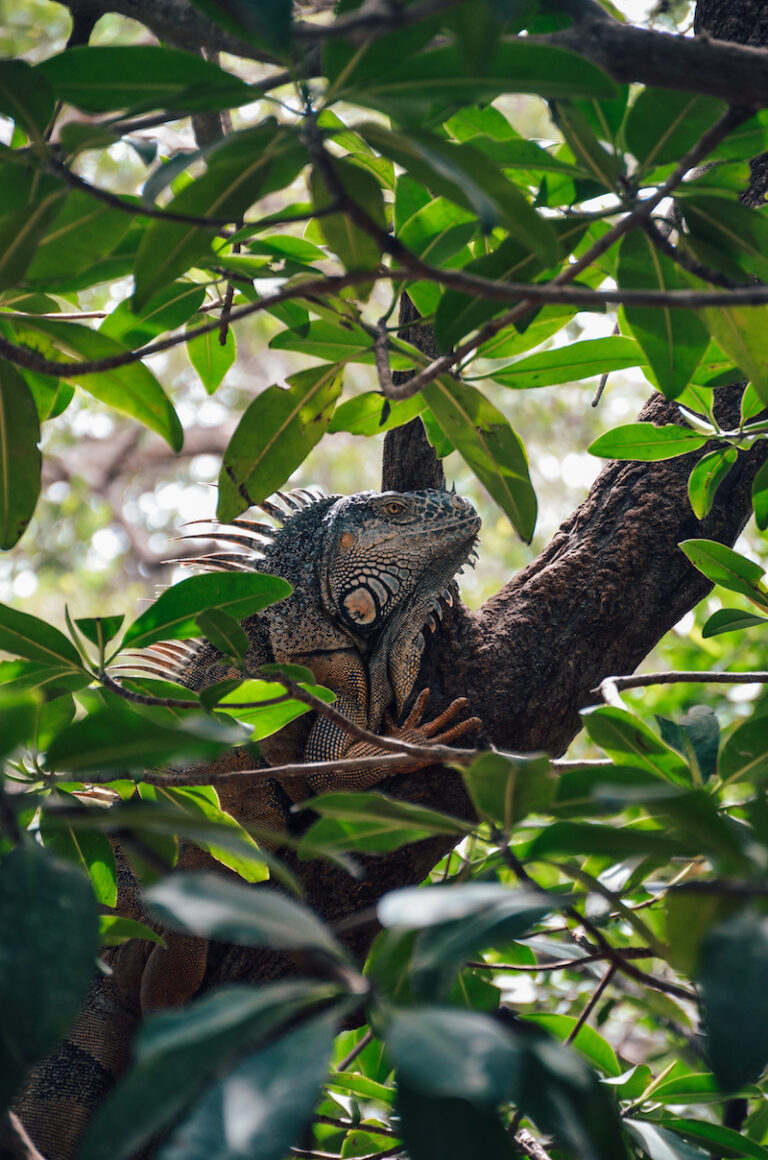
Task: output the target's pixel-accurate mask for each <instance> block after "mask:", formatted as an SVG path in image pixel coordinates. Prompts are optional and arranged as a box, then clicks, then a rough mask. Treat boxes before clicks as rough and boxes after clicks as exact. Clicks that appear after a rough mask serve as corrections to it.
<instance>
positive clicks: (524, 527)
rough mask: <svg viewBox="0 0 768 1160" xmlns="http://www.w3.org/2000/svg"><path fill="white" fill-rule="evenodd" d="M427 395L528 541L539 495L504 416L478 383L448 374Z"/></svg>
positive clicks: (444, 427)
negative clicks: (469, 382)
mask: <svg viewBox="0 0 768 1160" xmlns="http://www.w3.org/2000/svg"><path fill="white" fill-rule="evenodd" d="M423 394H424V397H425V399H426V400H427V403H428V404H429V407H430V410H431V411H432V414H433V415H434V417H435V419H436V420H437V422H438V423H439V424H440V427H441V428H442V430H443V431H444V433H445V434H446V435H447V436H448V438H449V439H450V441H451V443H452V444H453V445H454V447H455V448H456V450H457V451H458V452H459V454H460V455H461V456H462V457H463V458H464V459H465V460H466V461H467V463H468V464H469V466H470V467H471V468H472V470H473V471H474V473H475V475H476V476H477V477H478V479H479V480H480V482H481V483H482V484H484V485H485V487H487V489H488V491H489V492H490V493H491V495H492V496H493V498H494V499H495V500H496V502H497V503H498V504H499V505H500V506H501V508H502V509H503V511H504V512H505V513H506V514H507V516H508V517H509V519H510V521H511V523H512V526H513V527H514V528H515V530H516V531H517V532H518V534H519V535H520V537H521V539H523V540H525V541H526V543H529V542H530V540H531V537H532V536H533V531H534V527H535V525H536V495H535V493H534V490H533V487H532V485H531V480H530V476H529V474H528V462H527V460H526V456H525V450H524V449H523V445H522V443H521V442H520V440H519V438H518V436H517V435H516V434H515V432H514V431H513V430H512V428H511V427H510V425H509V423H508V422H507V420H506V418H505V417H504V415H502V413H501V411H498V410H497V409H496V407H494V405H493V403H491V402H489V400H488V399H486V398H485V397H484V396H483V395H481V394H480V392H479V391H478V390H476V389H475V388H474V387H471V386H469V385H468V384H466V383H459V382H457V381H456V380H455V379H452V378H449V377H448V376H447V375H443V376H441V377H440V378H439V379H437V380H435V382H433V383H430V384H429V386H428V387H426V388H425V390H424V392H423Z"/></svg>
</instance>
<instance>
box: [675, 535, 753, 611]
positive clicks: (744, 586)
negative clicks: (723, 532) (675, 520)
mask: <svg viewBox="0 0 768 1160" xmlns="http://www.w3.org/2000/svg"><path fill="white" fill-rule="evenodd" d="M678 547H679V548H681V549H682V551H683V552H685V554H686V556H687V557H688V559H689V560H690V561H691V563H692V564H693V565H694V567H696V568H698V570H699V571H700V572H703V573H704V575H705V576H706V577H707V579H708V580H711V581H712V582H713V583H714V584H720V585H722V587H723V588H727V589H728V590H729V591H731V592H739V593H741V595H742V596H746V597H748V599H750V600H752V601H753V602H754V603H755V604H757V605H758V607H762V608H768V590H766V587H765V585H764V584H763V583H762V577H763V575H764V570H763V569H762V568H761V567H760V565H759V564H755V562H754V561H753V560H749V559H747V557H746V556H742V555H741V554H740V553H739V552H734V550H733V548H728V547H726V546H725V544H718V543H717V542H716V541H715V540H683V542H682V543H681V544H679V545H678Z"/></svg>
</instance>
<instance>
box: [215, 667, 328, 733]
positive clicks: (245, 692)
mask: <svg viewBox="0 0 768 1160" xmlns="http://www.w3.org/2000/svg"><path fill="white" fill-rule="evenodd" d="M301 684H302V688H303V689H305V690H306V692H308V693H312V694H313V696H315V697H318V698H319V699H320V700H321V701H326V702H329V703H330V702H331V701H334V700H335V699H336V695H335V694H334V693H332V692H331V691H330V689H325V688H323V686H322V685H316V684H315V683H314V678H313V679H312V683H310V684H308V685H307V684H304V683H303V682H302V683H301ZM284 694H285V686H283V685H281V684H279V683H278V682H277V681H259V680H255V681H253V680H252V681H243V683H242V684H241V685H239V686H238V688H237V689H234V690H232V691H231V692H229V691H225V692H224V693H223V695H220V696H219V697H217V698H216V701H215V704H217V705H219V706H220V708H222V709H228V711H229V712H231V713H232V714H233V715H234V716H235V717H237V719H238V720H239V721H245V722H247V723H248V725H249V726H250V727H251V738H250V739H251V741H260V740H261V739H262V738H263V737H271V736H272V734H273V733H276V732H277V730H278V729H282V728H283V726H284V725H287V724H288V723H289V721H294V720H295V719H296V718H297V717H301V716H302V714H304V713H309V712H310V707H309V705H305V704H304V703H303V702H302V701H295V700H293V699H292V698H289V699H288V700H286V701H282V702H281V703H280V704H278V705H259V704H258V702H259V701H270V700H273V699H274V698H275V697H280V696H281V695H284ZM203 700H204V702H205V700H206V698H205V696H203ZM247 701H253V702H255V704H254V706H253V708H252V709H229V708H228V707H229V705H230V704H242V703H243V702H247ZM206 707H208V706H206Z"/></svg>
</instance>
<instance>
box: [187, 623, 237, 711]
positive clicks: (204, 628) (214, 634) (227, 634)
mask: <svg viewBox="0 0 768 1160" xmlns="http://www.w3.org/2000/svg"><path fill="white" fill-rule="evenodd" d="M195 620H196V621H197V627H198V628H199V629H200V631H201V632H202V634H203V636H204V637H205V638H206V640H209V641H210V642H211V644H212V645H214V646H215V647H216V648H217V649H218V650H219V652H221V653H223V654H224V656H227V657H232V659H233V660H234V661H236V662H237V663H238V664H240V663H242V662H243V661H244V660H245V654H246V653H247V652H248V649H249V648H250V642H249V640H248V637H247V636H246V634H245V632H244V630H243V629H242V628H241V627H240V625H239V624H238V623H237V621H236V620H235V618H234V617H233V616H230V614H229V613H228V612H222V610H221V609H220V608H206V609H205V610H204V611H203V612H199V613H198V614H197V616H196V617H195ZM242 699H243V700H246V699H247V698H245V697H243V698H242Z"/></svg>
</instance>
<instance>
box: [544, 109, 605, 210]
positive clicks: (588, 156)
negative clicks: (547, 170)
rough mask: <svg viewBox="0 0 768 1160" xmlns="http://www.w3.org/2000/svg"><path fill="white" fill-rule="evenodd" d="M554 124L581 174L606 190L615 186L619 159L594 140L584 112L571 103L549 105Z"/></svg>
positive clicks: (595, 138)
mask: <svg viewBox="0 0 768 1160" xmlns="http://www.w3.org/2000/svg"><path fill="white" fill-rule="evenodd" d="M553 116H554V120H555V124H556V125H557V127H558V128H559V129H560V132H561V133H562V134H563V136H564V137H565V140H566V143H567V145H568V147H569V148H570V150H571V152H572V153H573V155H574V157H575V158H576V160H577V161H578V162H579V163H580V165H581V168H582V170H583V172H584V173H587V174H589V176H590V177H591V178H592V179H593V180H595V181H597V182H598V184H599V185H602V186H604V187H605V188H606V189H609V190H612V189H613V188H614V187H615V184H616V180H617V178H618V175H619V168H620V164H619V157H618V156H617V154H615V153H610V152H609V151H608V150H607V149H606V148H605V147H604V146H603V145H601V144H600V142H599V141H598V139H597V137H596V135H595V133H594V131H593V130H592V127H591V126H590V123H589V121H588V119H587V118H586V116H585V115H584V113H583V112H582V111H581V109H579V107H578V106H577V105H575V104H574V103H573V102H571V101H557V102H555V103H554V105H553Z"/></svg>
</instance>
